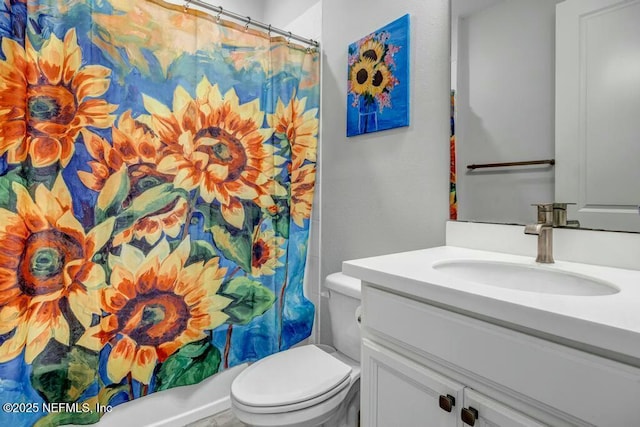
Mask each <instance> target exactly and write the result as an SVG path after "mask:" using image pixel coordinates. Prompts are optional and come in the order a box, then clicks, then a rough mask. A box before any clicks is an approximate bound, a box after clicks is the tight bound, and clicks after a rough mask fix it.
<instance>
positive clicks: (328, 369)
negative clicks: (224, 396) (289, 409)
mask: <svg viewBox="0 0 640 427" xmlns="http://www.w3.org/2000/svg"><path fill="white" fill-rule="evenodd" d="M350 374H351V367H350V366H349V365H347V364H346V363H344V362H342V361H340V360H338V359H336V358H335V357H332V356H331V355H330V354H328V353H326V352H325V351H323V350H321V349H319V348H318V347H316V346H315V345H305V346H302V347H296V348H292V349H289V350H286V351H283V352H281V353H276V354H273V355H271V356H269V357H266V358H264V359H262V360H260V361H258V362H256V363H254V364H253V365H251V366H249V367H248V368H247V369H245V370H244V371H242V372H241V373H240V374H239V375H238V376H237V377H236V379H235V380H234V381H233V383H232V384H231V394H232V395H233V397H234V398H235V399H236V400H237V401H238V402H240V403H243V404H245V405H248V406H283V405H290V404H294V403H299V402H303V401H306V400H310V399H313V398H315V397H318V396H320V395H322V394H325V393H327V392H328V391H330V390H332V389H333V388H335V387H338V386H341V385H342V386H344V385H345V380H346V379H347V378H348V377H349V375H350Z"/></svg>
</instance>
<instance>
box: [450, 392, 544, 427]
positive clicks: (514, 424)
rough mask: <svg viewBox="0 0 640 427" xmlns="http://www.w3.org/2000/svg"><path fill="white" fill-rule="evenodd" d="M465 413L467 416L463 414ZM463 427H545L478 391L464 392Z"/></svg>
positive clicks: (461, 414) (460, 412)
mask: <svg viewBox="0 0 640 427" xmlns="http://www.w3.org/2000/svg"><path fill="white" fill-rule="evenodd" d="M462 411H465V414H463V413H462ZM458 413H459V414H460V418H461V419H465V418H466V419H467V420H468V421H467V422H464V421H463V425H464V426H467V425H472V426H474V427H545V424H541V423H539V422H538V421H536V420H534V419H532V418H529V417H527V416H526V415H524V414H523V413H521V412H518V411H516V410H514V409H512V408H509V407H508V406H505V405H503V404H501V403H499V402H497V401H495V400H493V399H491V398H489V397H487V396H485V395H483V394H480V393H478V392H477V391H475V390H473V389H470V388H466V389H465V390H464V407H463V408H460V410H459V412H458Z"/></svg>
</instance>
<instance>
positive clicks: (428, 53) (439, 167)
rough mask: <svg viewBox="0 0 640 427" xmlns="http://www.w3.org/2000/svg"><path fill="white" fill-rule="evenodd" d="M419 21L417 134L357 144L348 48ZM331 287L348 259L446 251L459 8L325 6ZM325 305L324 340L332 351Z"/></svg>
mask: <svg viewBox="0 0 640 427" xmlns="http://www.w3.org/2000/svg"><path fill="white" fill-rule="evenodd" d="M405 13H409V14H410V15H411V54H410V58H411V59H410V61H411V71H410V72H411V90H410V92H411V101H410V102H411V108H410V114H411V125H410V126H409V127H405V128H398V129H393V130H388V131H383V132H377V133H372V134H366V135H361V136H357V137H352V138H347V137H346V136H345V135H346V124H345V121H346V120H345V115H346V91H347V84H346V74H347V46H348V45H349V44H350V43H352V42H354V41H356V40H358V39H360V38H361V37H363V36H365V35H367V34H369V33H370V32H373V31H375V30H377V29H378V28H380V27H382V26H383V25H385V24H387V23H389V22H391V21H393V20H394V19H396V18H399V17H400V16H402V15H404V14H405ZM322 43H323V54H324V57H323V61H324V63H323V76H322V88H321V90H322V103H321V108H322V113H321V117H322V129H321V132H322V144H321V165H322V166H321V167H322V177H321V188H322V194H321V215H322V226H321V245H322V246H321V275H320V277H321V278H324V277H325V276H326V275H327V274H329V273H332V272H335V271H340V270H341V263H342V261H344V260H348V259H354V258H362V257H367V256H373V255H380V254H386V253H392V252H399V251H406V250H412V249H418V248H425V247H430V246H438V245H442V244H444V232H445V221H446V219H447V218H448V194H449V191H448V179H449V171H448V167H449V84H450V82H449V80H450V72H449V44H450V43H449V1H448V0H424V1H413V0H396V1H393V2H389V1H380V0H376V1H371V0H350V1H343V0H323V2H322ZM324 306H325V305H323V311H322V319H323V325H322V326H321V335H322V340H323V341H325V342H330V336H329V331H328V328H327V327H324V324H325V323H326V316H325V307H324Z"/></svg>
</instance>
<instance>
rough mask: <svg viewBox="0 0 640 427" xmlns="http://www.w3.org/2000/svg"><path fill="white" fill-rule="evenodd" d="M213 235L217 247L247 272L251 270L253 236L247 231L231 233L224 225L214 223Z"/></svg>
mask: <svg viewBox="0 0 640 427" xmlns="http://www.w3.org/2000/svg"><path fill="white" fill-rule="evenodd" d="M211 235H212V236H213V242H214V243H215V244H216V247H217V248H218V249H219V250H220V252H222V254H223V255H224V256H225V257H226V258H227V259H229V260H231V261H233V262H235V263H236V264H238V265H239V266H240V268H242V269H243V270H244V271H246V272H247V273H249V272H251V255H252V248H253V236H252V235H251V234H249V233H246V232H238V233H233V234H232V233H230V232H229V231H227V229H226V228H225V227H223V226H219V225H214V226H213V227H212V228H211Z"/></svg>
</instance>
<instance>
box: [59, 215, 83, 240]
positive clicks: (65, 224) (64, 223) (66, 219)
mask: <svg viewBox="0 0 640 427" xmlns="http://www.w3.org/2000/svg"><path fill="white" fill-rule="evenodd" d="M55 226H56V228H57V229H58V230H60V231H64V232H65V233H67V234H70V235H72V236H74V237H75V238H76V240H77V241H78V242H84V240H85V235H84V229H83V228H82V224H80V221H78V218H76V216H75V214H74V213H73V211H66V212H65V213H64V215H62V216H61V217H60V218H59V219H58V221H57V222H56V223H55Z"/></svg>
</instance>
